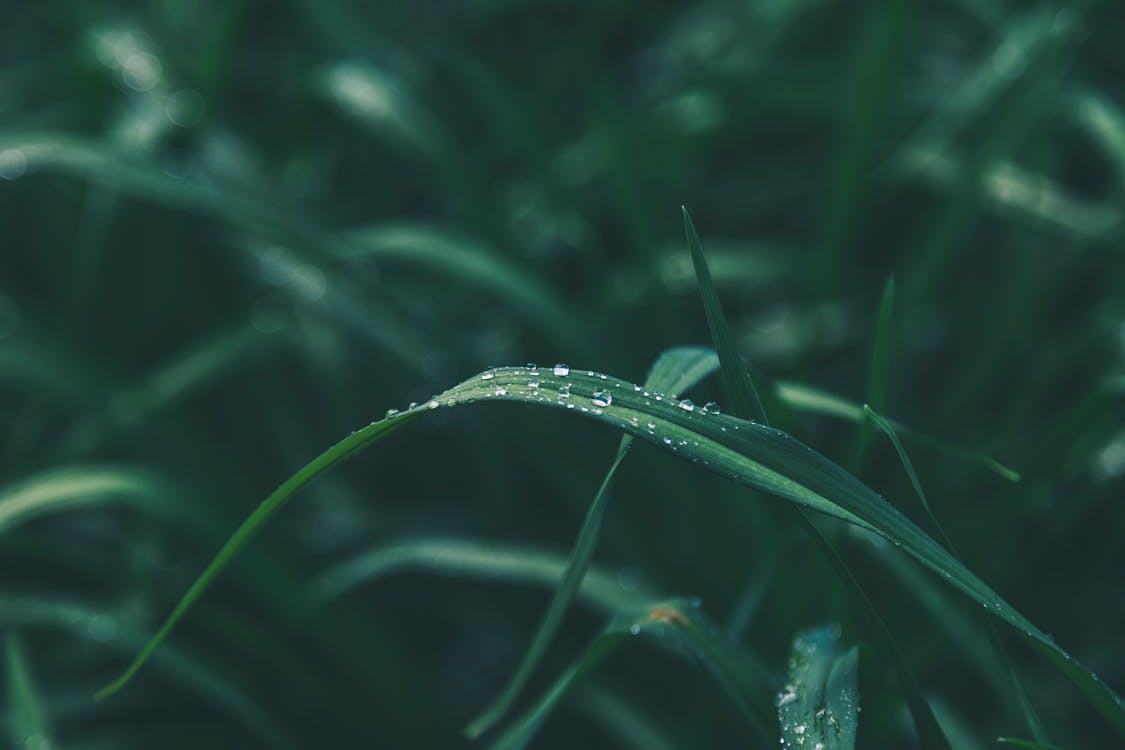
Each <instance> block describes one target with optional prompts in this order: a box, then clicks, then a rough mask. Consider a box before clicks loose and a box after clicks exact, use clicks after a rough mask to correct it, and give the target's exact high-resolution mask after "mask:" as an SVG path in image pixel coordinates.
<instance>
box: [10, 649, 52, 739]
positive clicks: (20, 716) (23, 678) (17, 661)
mask: <svg viewBox="0 0 1125 750" xmlns="http://www.w3.org/2000/svg"><path fill="white" fill-rule="evenodd" d="M4 661H5V663H6V666H7V669H5V671H6V672H7V680H6V682H7V691H8V710H7V714H8V730H9V732H10V734H11V737H12V745H13V747H17V748H25V747H26V748H29V749H30V748H34V749H35V750H50V748H52V747H54V744H53V743H52V742H51V733H50V731H48V728H47V716H46V712H45V711H44V710H43V704H42V701H41V700H40V698H39V693H38V691H37V690H36V688H35V683H34V681H33V680H32V678H31V670H30V668H29V667H28V666H27V659H26V656H25V654H24V650H23V644H22V643H21V642H20V639H19V637H18V636H17V635H16V634H15V633H11V632H9V633H5V634H4Z"/></svg>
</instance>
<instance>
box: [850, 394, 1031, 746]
mask: <svg viewBox="0 0 1125 750" xmlns="http://www.w3.org/2000/svg"><path fill="white" fill-rule="evenodd" d="M863 410H864V412H866V414H867V417H868V418H869V419H870V420H871V421H872V422H873V423H874V424H875V426H876V427H878V428H879V430H880V431H881V432H882V433H883V434H884V435H886V436H887V439H888V440H890V441H891V445H893V446H894V449H895V452H896V453H898V457H899V460H900V461H901V462H902V466H903V468H904V469H905V470H906V475H907V477H909V479H910V484H911V485H912V486H913V487H914V493H915V494H916V495H917V496H918V500H919V501H920V502H921V503H922V507H923V508H925V510H926V515H927V516H928V517H929V519H930V523H931V524H932V525H933V527H934V529H935V530H936V531H937V533H938V536H939V537H940V538H941V540H942V542H944V544H945V546H946V547H947V548H948V549H949V551H950V552H952V553H953V555H954V556H956V557H957V559H958V560H960V559H961V556H960V555H959V554H958V553H957V550H956V548H955V547H954V546H953V540H952V539H950V538H949V535H948V534H946V533H945V528H944V527H943V526H942V525H941V522H940V521H938V519H937V516H935V515H934V511H933V509H932V508H931V507H930V502H929V500H927V499H926V493H925V491H924V490H923V489H922V483H921V481H919V479H918V473H917V472H916V471H914V463H913V462H912V461H911V460H910V456H908V455H907V454H906V449H905V448H903V447H902V441H900V440H899V439H898V435H896V434H895V431H894V428H893V427H891V425H890V423H888V422H887V420H885V419H883V418H882V417H880V416H879V415H878V414H877V413H876V412H875V410H874V409H872V408H871V407H870V406H868V405H867V404H864V406H863ZM986 627H987V628H988V634H989V640H990V641H991V642H992V647H993V649H994V650H995V652H996V656H997V657H998V658H999V660H1000V662H1001V663H1002V664H1003V665H1004V669H1005V671H1006V672H1007V675H1008V679H1009V681H1010V683H1011V686H1012V691H1013V692H1014V693H1015V695H1016V700H1017V702H1018V703H1019V706H1020V710H1021V711H1022V712H1023V715H1024V719H1025V720H1026V721H1027V725H1028V727H1029V728H1030V729H1031V733H1032V734H1033V735H1034V736H1035V739H1036V740H1038V741H1039V742H1047V741H1048V738H1047V733H1046V731H1045V730H1044V729H1043V724H1042V722H1041V721H1040V720H1039V715H1038V714H1037V713H1036V712H1035V708H1034V706H1032V705H1031V699H1030V698H1029V697H1028V695H1027V690H1026V689H1025V688H1024V685H1023V682H1022V681H1021V680H1020V678H1019V674H1018V673H1017V672H1016V669H1015V666H1014V665H1013V664H1012V661H1011V659H1010V658H1009V657H1008V652H1007V650H1006V649H1005V648H1004V644H1003V643H1002V642H1001V641H1000V635H999V633H997V632H996V628H995V627H994V626H993V624H992V620H991V618H988V619H987V620H986Z"/></svg>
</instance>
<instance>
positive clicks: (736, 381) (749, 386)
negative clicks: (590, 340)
mask: <svg viewBox="0 0 1125 750" xmlns="http://www.w3.org/2000/svg"><path fill="white" fill-rule="evenodd" d="M681 209H682V210H683V213H684V232H685V234H687V241H688V247H690V248H691V261H692V263H693V264H694V265H695V275H696V277H697V278H698V279H699V291H700V294H701V295H702V297H703V310H704V312H705V313H706V314H707V326H708V327H709V328H710V329H711V337H712V339H714V342H715V351H716V352H718V354H719V362H720V363H721V365H722V367H721V372H722V378H723V392H724V393H726V394H727V398H729V399H731V412H732V413H733V414H736V415H738V416H740V417H742V418H743V419H758V420H760V421H761V422H762V424H769V419H768V418H767V417H766V409H765V407H764V406H762V399H761V398H759V396H758V390H757V389H756V388H755V387H754V382H753V381H752V380H751V379H750V374H749V373H748V372H747V371H746V367H745V366H744V365H743V364H742V358H741V357H740V356H739V355H738V349H737V348H736V347H735V345H734V340H733V339H732V338H731V335H730V330H729V329H728V328H727V324H726V318H724V317H723V308H722V305H721V304H720V303H719V295H718V293H717V292H716V291H715V284H714V282H713V281H712V280H711V271H710V269H708V268H707V260H706V259H705V258H704V257H703V248H702V247H700V245H699V235H698V234H696V232H695V224H693V223H692V220H691V214H689V213H688V210H687V208H686V207H682V206H681Z"/></svg>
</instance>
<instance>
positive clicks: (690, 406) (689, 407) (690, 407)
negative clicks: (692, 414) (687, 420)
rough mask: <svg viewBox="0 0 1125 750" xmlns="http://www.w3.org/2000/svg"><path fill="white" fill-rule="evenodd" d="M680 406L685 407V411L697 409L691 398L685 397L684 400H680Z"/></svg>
mask: <svg viewBox="0 0 1125 750" xmlns="http://www.w3.org/2000/svg"><path fill="white" fill-rule="evenodd" d="M680 408H681V409H683V410H684V411H694V410H695V404H693V403H692V402H691V399H690V398H685V399H684V400H683V401H681V402H680Z"/></svg>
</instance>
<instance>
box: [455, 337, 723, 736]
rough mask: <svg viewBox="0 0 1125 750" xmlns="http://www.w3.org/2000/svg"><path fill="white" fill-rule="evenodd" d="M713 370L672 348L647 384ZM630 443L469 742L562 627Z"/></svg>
mask: <svg viewBox="0 0 1125 750" xmlns="http://www.w3.org/2000/svg"><path fill="white" fill-rule="evenodd" d="M717 366H718V360H717V358H716V356H715V353H714V352H712V351H710V350H709V349H700V348H679V349H672V350H670V351H668V352H665V353H664V354H663V355H661V356H660V357H659V358H658V359H657V360H656V363H655V364H653V367H652V370H651V372H650V373H649V375H648V379H647V380H646V381H645V384H646V386H647V387H649V388H652V389H654V390H655V389H659V390H665V389H667V390H668V391H669V392H672V393H675V392H679V391H682V390H684V389H686V388H689V387H690V386H692V385H694V384H695V383H696V382H698V381H699V380H700V379H702V378H705V377H707V376H708V375H709V374H711V373H712V372H714V371H715V368H716V367H717ZM564 369H568V368H565V367H563V366H558V367H556V368H552V371H551V372H552V374H554V372H555V370H558V371H559V372H563V370H564ZM693 378H694V379H693ZM632 443H633V438H632V436H631V435H624V436H623V437H622V438H621V443H620V444H619V446H618V448H617V456H616V457H615V458H614V459H613V463H612V464H611V465H610V467H609V471H608V472H606V475H605V478H604V479H603V480H602V484H601V486H600V487H599V488H598V492H597V494H596V495H595V496H594V501H593V502H592V503H591V504H590V508H589V510H588V511H587V512H586V518H585V519H584V520H583V522H582V528H581V530H580V531H579V533H578V539H577V540H576V541H575V543H574V549H573V550H572V551H571V555H570V562H569V563H568V565H567V569H566V573H565V574H564V575H563V579H562V581H560V582H559V586H558V588H557V589H555V593H554V595H553V596H552V597H551V601H550V603H549V604H548V605H547V611H546V612H545V613H544V614H543V618H542V620H541V621H540V623H539V627H538V629H537V630H536V633H535V635H534V636H533V638H532V640H531V645H529V646H528V649H527V652H526V653H525V654H524V657H523V659H522V660H521V661H520V664H519V666H518V667H517V668H516V671H515V673H514V674H513V676H512V678H511V680H509V682H508V684H507V685H505V687H504V689H503V690H502V691H501V693H500V695H499V696H498V697H497V699H496V700H495V701H494V702H493V703H492V705H490V706H489V707H488V708H487V709H485V710H484V712H483V713H481V715H480V716H478V717H477V718H476V719H474V720H473V721H472V722H471V723H470V724H469V726H468V727H466V729H465V734H466V735H467V736H468V737H470V738H475V737H479V736H480V735H481V734H483V733H484V732H486V731H488V729H489V728H490V727H492V726H494V725H495V724H496V722H497V721H499V720H500V719H501V718H503V716H504V714H505V713H507V711H508V710H509V709H510V708H511V706H512V704H513V703H514V702H515V700H516V698H517V697H518V696H519V693H520V691H521V690H522V689H523V688H524V686H525V685H526V684H527V681H528V680H529V679H530V678H531V674H532V672H533V671H534V670H535V667H536V665H538V663H539V661H540V659H542V658H543V654H544V652H545V651H546V650H547V646H548V645H549V644H550V642H551V638H553V637H554V635H555V633H556V632H557V631H558V629H559V626H560V625H562V620H563V617H564V615H565V614H566V610H567V608H568V607H569V606H570V602H571V600H572V599H573V598H574V595H575V592H576V591H577V589H578V586H579V584H581V582H582V577H583V576H584V575H585V574H586V569H587V568H588V567H589V566H590V562H591V561H592V560H593V557H594V550H595V549H596V548H597V543H598V536H599V534H600V532H601V525H602V519H603V518H604V517H605V511H606V508H607V507H608V506H609V494H608V489H609V485H610V482H611V481H612V480H613V476H614V474H616V473H617V469H618V467H619V466H621V462H622V461H623V460H625V456H626V454H628V452H629V446H630V445H632Z"/></svg>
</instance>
